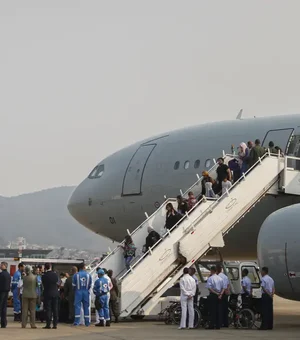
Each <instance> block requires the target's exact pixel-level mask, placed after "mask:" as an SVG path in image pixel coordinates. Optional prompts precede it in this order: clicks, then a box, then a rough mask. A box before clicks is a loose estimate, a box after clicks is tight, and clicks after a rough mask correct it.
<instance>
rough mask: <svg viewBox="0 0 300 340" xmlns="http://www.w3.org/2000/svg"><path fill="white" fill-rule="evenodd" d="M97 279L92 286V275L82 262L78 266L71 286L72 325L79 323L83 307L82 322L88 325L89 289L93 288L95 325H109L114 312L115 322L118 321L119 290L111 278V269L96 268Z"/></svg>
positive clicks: (114, 280)
mask: <svg viewBox="0 0 300 340" xmlns="http://www.w3.org/2000/svg"><path fill="white" fill-rule="evenodd" d="M97 275H98V279H97V280H96V281H95V283H94V286H93V287H92V277H91V274H89V273H88V272H87V271H86V269H85V266H84V264H82V265H81V266H80V267H79V272H78V273H76V274H75V275H74V276H73V280H72V283H73V287H74V293H75V299H74V307H75V319H74V326H79V324H80V312H81V308H82V307H83V313H84V323H85V326H86V327H88V326H89V325H90V289H91V288H93V293H94V294H95V310H96V324H95V326H97V327H104V326H106V327H110V323H111V314H114V317H115V322H116V323H117V322H119V311H118V296H119V290H118V285H117V281H116V279H115V278H113V271H112V270H109V271H106V269H103V268H100V269H98V270H97Z"/></svg>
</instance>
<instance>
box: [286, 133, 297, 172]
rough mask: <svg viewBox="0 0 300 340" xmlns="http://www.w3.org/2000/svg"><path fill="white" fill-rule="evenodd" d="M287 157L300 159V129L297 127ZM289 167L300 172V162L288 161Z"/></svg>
mask: <svg viewBox="0 0 300 340" xmlns="http://www.w3.org/2000/svg"><path fill="white" fill-rule="evenodd" d="M287 155H288V156H294V157H299V158H300V127H297V129H296V130H295V131H294V133H293V136H292V137H291V139H290V143H289V145H288V150H287ZM288 167H291V168H294V169H297V170H300V161H296V160H294V159H288Z"/></svg>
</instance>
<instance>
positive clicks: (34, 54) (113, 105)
mask: <svg viewBox="0 0 300 340" xmlns="http://www.w3.org/2000/svg"><path fill="white" fill-rule="evenodd" d="M299 13H300V1H299V0H295V1H291V0H285V1H283V0H281V1H276V0H269V1H267V0H265V1H264V0H257V1H255V0H249V1H241V0H236V1H229V0H226V1H224V0H219V1H212V0H210V1H201V0H195V1H191V0H190V1H183V0H181V1H175V0H148V1H144V0H136V1H129V0H126V1H124V0H120V1H113V0H109V1H88V0H85V1H75V0H70V1H64V0H59V1H54V0H51V1H40V0H36V1H29V0H26V1H23V0H21V1H1V3H0V43H1V44H0V48H1V50H0V51H1V53H0V94H1V95H0V117H1V121H0V141H1V143H0V145H1V180H0V194H1V195H8V196H10V195H17V194H20V193H24V192H31V191H36V190H40V189H43V188H49V187H53V186H61V185H75V184H78V183H79V182H80V181H81V180H82V179H83V178H84V177H85V176H86V175H88V173H89V171H90V170H91V169H92V168H93V167H94V165H95V164H96V163H98V162H99V161H100V160H101V159H102V158H103V157H105V156H107V155H108V154H110V153H112V152H114V151H116V150H117V149H119V148H121V147H123V146H125V145H128V144H130V143H132V142H135V141H137V140H139V139H143V138H145V137H148V136H151V135H153V134H156V133H160V132H163V131H165V130H172V129H175V128H179V127H181V126H183V125H193V124H199V123H201V122H204V121H211V120H221V119H230V118H235V116H236V115H237V113H238V111H239V109H240V108H244V115H245V116H249V117H250V116H253V115H256V116H259V115H276V114H283V113H296V112H298V113H299V112H300V96H299V94H300V93H299V92H300V90H299V89H300V86H299V81H300V67H299V66H300V47H299V32H300V20H299Z"/></svg>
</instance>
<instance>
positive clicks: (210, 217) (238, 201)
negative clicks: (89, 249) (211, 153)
mask: <svg viewBox="0 0 300 340" xmlns="http://www.w3.org/2000/svg"><path fill="white" fill-rule="evenodd" d="M233 158H235V156H234V155H224V159H225V163H228V162H229V161H230V160H232V159H233ZM287 158H289V157H287V156H285V157H281V156H280V155H274V154H270V152H269V151H268V152H266V154H265V155H264V156H263V157H262V158H261V159H259V161H258V162H257V163H256V164H254V165H253V167H252V168H250V169H249V170H248V171H247V172H246V173H245V174H243V175H242V177H241V178H240V179H239V180H238V181H237V182H236V183H234V185H233V186H232V187H231V188H230V189H229V191H227V192H226V193H225V194H224V195H222V196H221V197H219V198H217V199H209V198H205V197H204V198H203V199H202V200H201V201H199V202H198V203H197V205H196V206H194V208H193V209H192V210H191V211H189V212H188V213H187V214H186V216H184V217H183V218H182V219H181V220H180V221H179V222H178V223H177V225H175V226H174V227H173V229H172V230H171V231H167V232H165V233H164V235H162V238H161V240H160V241H158V242H157V244H156V245H154V246H153V247H152V249H149V250H148V252H147V253H146V254H142V253H138V254H137V256H136V258H135V261H133V262H132V263H131V267H130V269H129V270H128V271H126V270H124V267H125V265H124V258H123V249H122V248H121V247H119V246H118V247H117V248H115V249H114V250H113V251H112V252H111V253H110V254H109V255H108V256H107V257H106V258H105V259H104V260H103V261H102V262H101V263H99V264H98V266H97V267H95V268H94V269H93V270H92V271H91V273H92V274H93V277H94V279H95V278H96V277H97V276H96V270H97V268H106V269H112V270H113V271H114V276H115V277H116V278H117V279H118V282H119V285H120V287H119V288H120V292H121V296H120V311H121V315H120V316H121V317H127V316H130V315H133V314H145V315H149V314H150V313H151V310H152V309H153V308H154V307H155V306H156V305H157V303H158V302H159V298H160V297H161V295H162V294H163V293H164V292H165V291H166V290H167V289H168V288H170V287H171V286H172V285H173V284H174V283H175V282H176V281H177V280H178V279H179V278H180V276H181V275H182V268H183V267H190V266H192V265H193V264H194V263H195V261H197V260H199V259H200V258H202V257H203V256H205V255H206V254H207V252H208V251H209V250H211V249H212V248H215V247H216V248H221V247H223V246H224V239H223V237H224V235H225V234H227V233H228V232H229V231H230V230H231V229H232V228H233V227H234V226H235V225H236V224H237V223H238V222H239V221H240V219H241V218H243V217H244V216H245V215H246V214H247V213H248V212H249V211H250V210H251V208H253V207H254V206H255V205H256V204H257V203H258V202H259V201H260V200H261V199H262V197H263V196H265V195H266V194H267V193H272V194H278V190H280V192H281V193H287V194H296V195H299V194H300V171H297V170H294V169H293V168H288V167H287ZM290 158H293V159H295V157H290ZM217 167H218V164H215V165H214V166H213V167H212V168H211V169H210V170H209V174H210V176H211V177H213V178H216V169H217ZM201 180H202V178H200V177H199V176H198V180H197V182H196V183H194V184H193V185H192V186H191V187H190V188H189V189H188V190H187V191H186V192H185V193H184V196H185V197H186V196H187V193H188V192H189V191H193V192H194V194H195V195H198V194H199V193H201ZM291 183H292V184H291ZM293 183H294V184H293ZM295 183H298V185H297V186H296V188H295ZM168 203H172V204H173V205H174V207H177V202H176V199H173V198H170V199H167V200H166V201H165V202H164V204H162V205H161V207H160V208H158V209H157V210H156V211H155V212H154V213H153V214H152V215H151V216H150V217H147V219H146V220H145V221H144V222H143V223H142V224H141V225H140V226H138V227H137V228H136V229H135V230H134V231H133V232H132V233H130V232H129V231H128V233H129V234H130V235H131V237H132V239H133V242H134V244H135V246H136V247H137V249H138V250H141V249H142V248H143V245H144V244H145V239H146V237H147V235H148V232H147V227H148V226H152V227H153V229H154V230H156V231H157V232H159V233H160V232H161V229H162V227H163V226H164V224H165V216H166V204H168Z"/></svg>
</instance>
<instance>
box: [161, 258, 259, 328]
mask: <svg viewBox="0 0 300 340" xmlns="http://www.w3.org/2000/svg"><path fill="white" fill-rule="evenodd" d="M216 264H221V265H222V267H223V270H224V273H226V274H227V276H228V277H229V279H230V284H231V293H232V294H231V297H230V308H229V311H228V315H229V320H230V321H229V323H230V324H232V325H234V326H235V327H237V328H252V327H253V326H255V327H257V328H259V327H260V324H261V318H260V300H261V299H260V297H261V291H260V273H259V269H258V266H257V264H256V263H255V262H238V261H231V262H222V261H197V262H196V263H195V267H196V269H197V272H198V276H199V278H200V281H201V282H199V289H200V291H201V295H202V296H201V297H200V300H199V305H198V306H195V327H198V326H199V325H201V326H202V327H206V326H207V325H208V300H207V296H206V295H208V293H209V292H208V290H207V289H206V288H205V282H206V279H207V277H206V276H204V275H203V273H205V272H206V273H207V272H208V271H207V270H209V268H210V267H211V266H213V265H216ZM245 268H247V269H248V271H249V274H248V276H249V278H250V280H251V282H252V290H253V298H252V299H251V303H250V304H249V305H246V306H242V305H241V301H240V300H239V298H238V297H239V295H240V293H241V277H242V270H243V269H245ZM203 269H206V271H205V270H203ZM176 305H177V306H176ZM163 312H164V313H167V314H166V315H168V316H167V317H166V318H165V322H166V323H175V324H179V323H180V317H181V307H180V302H178V301H177V302H176V303H173V304H171V305H170V306H168V307H167V308H166V309H165V310H164V311H163Z"/></svg>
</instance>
